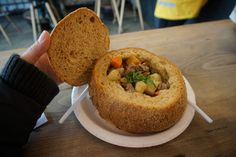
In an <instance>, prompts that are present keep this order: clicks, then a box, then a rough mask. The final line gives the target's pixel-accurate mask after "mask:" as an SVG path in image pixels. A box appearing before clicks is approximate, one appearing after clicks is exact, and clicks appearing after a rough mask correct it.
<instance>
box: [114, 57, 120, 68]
mask: <svg viewBox="0 0 236 157" xmlns="http://www.w3.org/2000/svg"><path fill="white" fill-rule="evenodd" d="M111 65H112V66H113V67H114V68H120V67H121V66H122V57H121V56H117V57H114V58H112V60H111Z"/></svg>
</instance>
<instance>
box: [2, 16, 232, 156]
mask: <svg viewBox="0 0 236 157" xmlns="http://www.w3.org/2000/svg"><path fill="white" fill-rule="evenodd" d="M124 47H140V48H145V49H147V50H149V51H151V52H154V53H156V54H157V55H162V56H166V57H167V58H169V59H170V60H172V61H173V62H175V63H176V64H177V65H178V66H179V67H180V69H181V70H182V72H183V74H184V75H185V77H186V78H187V79H188V80H189V82H190V83H191V85H192V87H193V89H194V91H195V94H196V100H197V103H198V105H199V106H200V107H201V108H202V109H203V110H204V111H205V112H206V113H207V114H209V115H210V116H211V117H212V118H213V120H214V122H213V123H212V124H208V123H206V122H205V121H204V120H203V119H202V118H201V117H200V116H199V115H198V114H197V113H196V114H195V117H194V119H193V121H192V122H191V124H190V126H189V127H188V128H187V129H186V131H184V132H183V133H182V134H181V135H180V136H178V137H177V138H176V139H174V140H172V141H170V142H168V143H166V144H163V145H160V146H155V147H151V148H142V149H131V148H123V147H118V146H114V145H111V144H108V143H106V142H103V141H101V140H99V139H98V138H96V137H94V136H93V135H91V134H90V133H88V132H87V131H86V130H85V129H84V128H83V127H82V126H81V124H80V123H79V122H78V120H77V119H76V117H75V115H74V114H72V115H71V116H70V117H69V118H68V119H67V120H66V121H65V122H64V124H63V125H60V124H58V120H59V118H60V117H61V116H62V115H63V114H64V112H65V111H66V110H67V109H68V107H69V106H70V94H71V88H70V87H68V86H66V85H61V86H60V89H61V92H60V93H59V94H58V95H57V96H56V97H55V99H54V100H53V101H52V102H51V103H50V105H49V106H48V107H47V109H46V116H47V117H48V119H49V122H48V123H47V124H46V125H44V126H42V127H41V128H40V129H38V130H36V131H34V132H33V133H32V135H31V137H30V140H29V142H28V144H27V145H26V146H25V149H24V156H27V157H28V156H29V157H37V156H40V157H42V156H43V157H46V156H55V157H61V156H66V157H67V156H82V157H93V156H101V157H156V156H165V157H169V156H175V157H177V156H178V157H180V156H186V157H187V156H188V157H189V156H191V157H192V156H196V157H198V156H201V157H205V156H206V157H208V156H209V157H213V156H215V157H225V156H230V157H231V156H236V25H235V24H233V23H232V22H231V21H229V20H222V21H216V22H208V23H201V24H194V25H186V26H179V27H172V28H166V29H158V30H157V29H156V30H149V31H142V32H136V33H127V34H121V35H115V36H111V49H118V48H124ZM20 50H23V49H20ZM18 52H20V51H19V50H18ZM0 56H1V57H0V65H2V64H3V62H4V61H5V60H6V59H7V57H8V56H9V52H3V53H0Z"/></svg>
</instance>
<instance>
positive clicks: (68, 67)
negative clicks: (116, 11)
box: [47, 8, 110, 86]
mask: <svg viewBox="0 0 236 157" xmlns="http://www.w3.org/2000/svg"><path fill="white" fill-rule="evenodd" d="M109 44H110V40H109V31H108V29H107V28H106V26H105V25H104V24H103V23H102V21H101V20H100V19H99V18H98V17H97V15H96V14H95V13H94V12H93V11H91V10H89V9H87V8H79V9H77V10H76V11H74V12H72V13H70V14H69V15H67V16H66V17H65V18H64V19H62V20H61V21H60V22H59V23H58V24H57V26H56V27H55V28H54V29H53V31H52V33H51V43H50V47H49V49H48V52H47V53H48V56H49V60H50V64H51V66H52V68H53V70H54V71H55V73H56V75H57V76H58V77H59V78H60V79H61V81H63V82H64V81H65V82H67V83H68V84H70V85H74V86H79V85H83V84H85V83H87V82H88V80H89V78H90V75H91V72H92V68H93V66H94V64H95V62H96V60H97V59H98V58H100V57H101V56H103V55H104V54H105V53H106V52H107V51H108V49H109Z"/></svg>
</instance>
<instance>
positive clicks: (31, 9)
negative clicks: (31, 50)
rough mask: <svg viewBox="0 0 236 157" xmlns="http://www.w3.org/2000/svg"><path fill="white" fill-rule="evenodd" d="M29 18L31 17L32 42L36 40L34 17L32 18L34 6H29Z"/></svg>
mask: <svg viewBox="0 0 236 157" xmlns="http://www.w3.org/2000/svg"><path fill="white" fill-rule="evenodd" d="M30 17H31V24H32V32H33V38H34V41H36V40H37V30H36V25H35V16H34V6H33V4H31V5H30Z"/></svg>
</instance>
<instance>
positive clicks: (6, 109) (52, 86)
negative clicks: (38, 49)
mask: <svg viewBox="0 0 236 157" xmlns="http://www.w3.org/2000/svg"><path fill="white" fill-rule="evenodd" d="M58 92H59V89H58V86H57V85H56V83H55V82H54V81H53V80H51V79H50V78H49V77H48V76H47V75H46V74H44V73H43V72H41V71H40V70H39V69H37V68H36V67H35V66H33V65H32V64H29V63H27V62H25V61H24V60H22V59H21V58H20V57H19V56H18V55H12V56H11V57H10V58H9V60H8V62H7V63H6V65H5V67H4V68H3V69H2V71H1V74H0V126H1V128H0V156H19V155H20V154H19V153H20V151H21V148H22V146H23V145H24V144H26V142H27V140H28V138H29V135H30V133H31V131H32V130H33V128H34V126H35V124H36V122H37V119H38V118H39V117H40V115H41V114H42V112H43V111H44V109H45V108H46V106H47V105H48V104H49V102H50V101H51V100H52V99H53V98H54V96H55V95H56V94H57V93H58Z"/></svg>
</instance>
